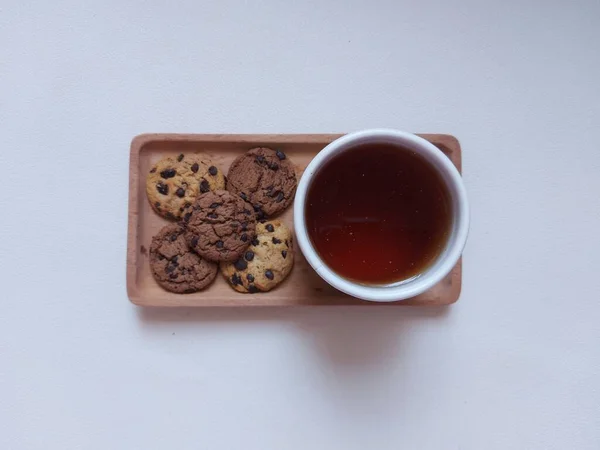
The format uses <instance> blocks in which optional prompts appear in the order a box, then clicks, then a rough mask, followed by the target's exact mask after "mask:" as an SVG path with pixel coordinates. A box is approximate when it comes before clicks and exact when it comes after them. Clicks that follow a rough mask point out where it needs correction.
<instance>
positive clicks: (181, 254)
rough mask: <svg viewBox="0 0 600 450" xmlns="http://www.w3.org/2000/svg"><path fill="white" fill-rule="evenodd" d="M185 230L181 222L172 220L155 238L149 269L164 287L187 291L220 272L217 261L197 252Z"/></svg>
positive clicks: (198, 287) (199, 286) (174, 290)
mask: <svg viewBox="0 0 600 450" xmlns="http://www.w3.org/2000/svg"><path fill="white" fill-rule="evenodd" d="M184 232H185V230H184V228H183V227H182V226H181V225H179V224H171V225H166V226H165V227H163V228H162V229H161V230H160V231H159V232H158V234H157V235H156V236H154V237H153V238H152V245H151V246H150V269H151V270H152V275H154V278H155V279H156V281H157V282H158V284H160V285H161V286H162V287H163V288H164V289H166V290H167V291H171V292H177V293H186V294H187V293H190V292H196V291H199V290H200V289H203V288H205V287H206V286H208V285H209V284H210V283H211V282H212V281H213V280H214V279H215V277H216V275H217V265H216V264H215V263H213V262H210V261H207V260H205V259H202V258H201V257H200V256H199V255H198V254H196V253H194V252H193V251H192V250H191V249H190V248H189V247H188V245H187V242H186V241H185V237H184Z"/></svg>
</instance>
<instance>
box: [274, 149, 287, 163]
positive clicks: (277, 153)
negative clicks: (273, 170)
mask: <svg viewBox="0 0 600 450" xmlns="http://www.w3.org/2000/svg"><path fill="white" fill-rule="evenodd" d="M275 154H276V155H277V157H278V158H279V160H280V161H283V160H284V159H285V153H283V152H282V151H281V150H276V151H275Z"/></svg>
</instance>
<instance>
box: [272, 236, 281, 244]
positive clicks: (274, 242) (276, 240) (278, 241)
mask: <svg viewBox="0 0 600 450" xmlns="http://www.w3.org/2000/svg"><path fill="white" fill-rule="evenodd" d="M271 240H272V241H273V244H281V239H277V238H276V237H274V238H273V239H271Z"/></svg>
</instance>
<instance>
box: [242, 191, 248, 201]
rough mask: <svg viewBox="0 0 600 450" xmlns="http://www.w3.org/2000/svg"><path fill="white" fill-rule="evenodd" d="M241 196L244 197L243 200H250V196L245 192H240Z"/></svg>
mask: <svg viewBox="0 0 600 450" xmlns="http://www.w3.org/2000/svg"><path fill="white" fill-rule="evenodd" d="M240 197H242V200H244V201H245V202H247V201H248V196H247V195H246V194H244V193H243V192H240Z"/></svg>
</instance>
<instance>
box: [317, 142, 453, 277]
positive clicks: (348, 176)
mask: <svg viewBox="0 0 600 450" xmlns="http://www.w3.org/2000/svg"><path fill="white" fill-rule="evenodd" d="M305 215H306V224H307V229H308V235H309V237H310V239H311V241H312V244H313V246H314V247H315V249H316V251H317V253H318V254H319V256H320V257H321V258H322V259H323V261H324V262H325V263H326V264H327V265H328V266H329V267H330V268H331V269H332V270H333V271H335V272H336V273H337V274H338V275H341V276H343V277H345V278H348V279H351V280H354V281H357V282H360V283H364V284H389V283H394V282H398V281H402V280H406V279H409V278H411V277H413V276H415V275H417V274H419V273H421V272H423V270H425V269H426V268H427V267H428V266H429V265H430V264H431V263H432V262H433V261H434V260H435V259H436V257H437V256H438V255H439V254H440V253H441V251H442V250H443V249H444V246H445V244H446V240H447V238H448V235H449V233H450V228H451V225H452V210H451V202H450V195H449V193H448V190H447V188H446V185H445V183H444V181H443V180H442V178H441V176H440V175H439V174H438V173H437V172H436V170H435V169H434V168H433V167H432V166H431V165H430V164H429V163H428V162H427V161H425V160H424V159H423V158H422V157H421V156H419V155H417V154H416V153H415V152H413V151H411V150H408V149H404V148H400V147H397V146H393V145H390V144H365V145H362V146H357V147H356V148H353V149H350V150H347V151H345V152H344V153H341V154H340V155H337V156H335V157H333V158H332V159H331V160H330V161H328V162H327V163H326V164H325V165H324V166H323V167H322V168H321V169H320V170H319V171H318V172H317V173H316V174H315V176H314V178H313V180H312V183H311V185H310V187H309V189H308V195H307V197H306V205H305Z"/></svg>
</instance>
